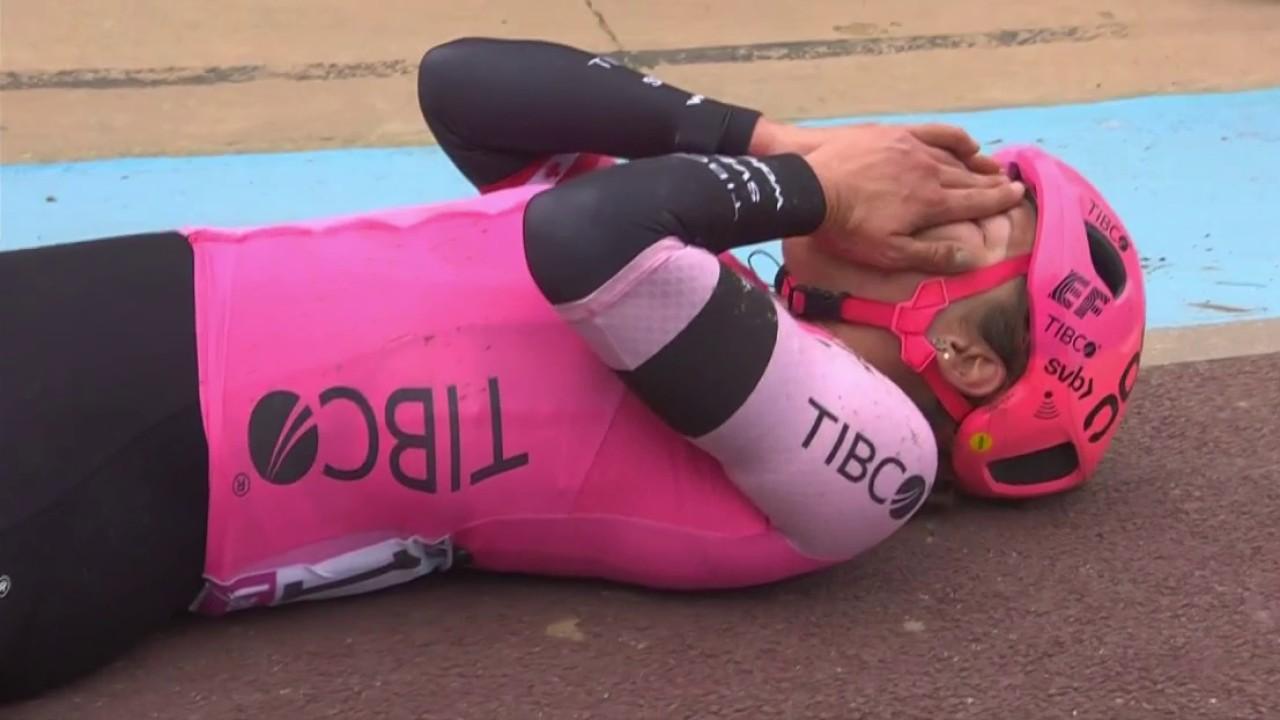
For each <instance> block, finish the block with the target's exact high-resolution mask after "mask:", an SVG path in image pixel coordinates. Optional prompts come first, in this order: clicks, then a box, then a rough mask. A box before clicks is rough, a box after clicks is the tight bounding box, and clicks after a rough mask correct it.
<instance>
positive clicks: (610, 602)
mask: <svg viewBox="0 0 1280 720" xmlns="http://www.w3.org/2000/svg"><path fill="white" fill-rule="evenodd" d="M1278 401H1280V355H1271V356H1261V357H1254V358H1242V359H1232V360H1222V361H1214V362H1209V363H1196V364H1185V365H1174V366H1167V367H1160V368H1154V369H1151V370H1148V371H1146V373H1145V375H1144V376H1143V378H1142V380H1141V383H1140V385H1139V391H1138V392H1137V393H1135V395H1134V397H1133V400H1132V403H1133V404H1132V414H1131V416H1130V420H1129V422H1128V424H1127V426H1126V428H1125V429H1124V430H1123V431H1122V433H1121V436H1120V438H1119V440H1118V442H1117V444H1116V446H1115V447H1114V450H1113V452H1112V453H1111V455H1110V456H1109V459H1108V461H1107V463H1106V466H1105V470H1104V472H1103V473H1102V475H1101V476H1100V477H1099V478H1098V479H1097V481H1096V482H1094V483H1092V484H1091V485H1090V486H1088V487H1087V488H1085V489H1084V490H1081V491H1079V492H1077V493H1074V494H1071V495H1069V496H1066V497H1061V498H1054V499H1050V500H1046V501H1041V502H1037V503H1034V504H1030V505H1023V506H1017V507H1009V506H1001V505H990V504H979V503H961V504H958V505H956V506H954V507H952V508H949V509H944V510H942V511H938V512H934V513H932V514H930V515H928V516H925V517H922V518H919V519H917V520H916V521H913V523H912V524H911V525H910V526H909V527H908V528H906V529H905V530H904V531H903V532H901V533H900V534H899V535H897V536H896V537H894V538H893V539H891V540H890V541H889V542H888V543H886V544H885V545H884V546H882V547H881V548H878V549H877V550H876V551H875V552H873V553H871V554H869V555H867V556H865V557H863V558H862V559H860V560H858V561H856V562H853V563H850V564H848V565H846V566H844V567H841V568H838V569H836V570H834V571H831V572H826V573H823V574H819V575H815V576H811V577H808V578H804V579H801V580H798V581H794V582H790V583H785V584H782V585H778V586H774V587H769V588H762V589H756V590H752V591H747V592H736V593H718V594H687V595H686V594H667V593H654V592H646V591H639V590H634V589H629V588H623V587H618V586H610V585H604V584H600V583H590V582H576V581H552V580H543V579H534V578H516V577H502V576H489V575H483V574H478V573H477V574H466V573H457V574H453V575H451V576H440V577H435V578H427V579H425V580H422V581H420V582H418V583H415V584H412V585H410V586H407V587H404V588H402V589H399V590H394V591H389V592H385V593H382V594H377V595H369V596H365V597H362V598H354V599H349V600H343V601H331V602H323V603H316V604H313V605H309V606H303V607H295V608H282V609H276V610H264V611H253V612H248V613H245V614H242V615H240V616H238V617H237V616H232V617H228V618H224V619H221V620H206V619H192V620H189V621H184V622H181V623H177V624H175V626H174V627H173V628H172V629H171V630H170V631H169V632H167V633H165V634H163V635H162V636H159V637H156V638H154V639H152V640H151V641H150V642H148V643H146V644H145V645H144V646H143V647H141V648H139V649H138V650H137V651H135V652H133V653H132V654H130V655H129V656H128V657H127V658H125V659H123V660H122V661H120V662H118V663H116V664H115V665H113V666H112V667H110V668H107V669H106V670H104V671H102V672H100V673H98V674H96V675H95V676H93V677H91V678H89V679H87V680H85V681H83V682H80V683H78V684H76V685H74V686H71V687H69V688H66V689H65V690H63V691H61V692H59V693H56V694H54V695H52V696H49V697H46V698H44V699H41V700H39V701H36V702H33V703H29V704H26V705H22V706H18V707H12V708H0V715H3V716H4V717H6V718H10V719H11V720H37V719H46V718H47V719H49V720H76V719H77V718H87V719H92V720H115V719H117V718H119V719H121V720H126V719H127V720H138V719H140V718H192V719H196V718H199V719H209V720H213V719H218V718H249V717H254V718H274V717H296V718H329V717H333V718H344V719H348V718H349V719H352V720H355V719H358V718H466V719H470V718H482V719H484V720H498V719H501V718H519V719H521V720H526V719H529V718H554V719H557V720H559V719H561V718H564V719H568V718H618V719H626V718H752V719H756V718H840V719H842V720H846V719H847V720H856V719H860V718H892V719H894V720H904V719H908V718H981V719H983V720H1001V719H1004V718H1009V719H1016V720H1050V719H1052V718H1097V719H1104V720H1117V719H1120V720H1129V719H1134V720H1138V719H1142V718H1185V719H1187V720H1190V719H1193V718H1195V719H1199V718H1206V719H1207V718H1231V719H1232V720H1243V719H1245V718H1265V717H1275V716H1276V714H1277V713H1280V512H1278V510H1280V419H1278V418H1277V417H1276V407H1277V402H1278Z"/></svg>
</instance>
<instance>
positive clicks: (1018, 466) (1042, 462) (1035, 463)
mask: <svg viewBox="0 0 1280 720" xmlns="http://www.w3.org/2000/svg"><path fill="white" fill-rule="evenodd" d="M1079 468H1080V456H1079V455H1078V454H1077V453H1076V446H1075V445H1072V444H1071V443H1069V442H1068V443H1062V444H1061V445H1054V446H1053V447H1048V448H1045V449H1043V450H1037V451H1035V452H1032V453H1026V454H1025V455H1015V456H1014V457H1010V458H1004V459H1002V460H996V461H995V462H992V463H988V464H987V470H989V471H990V472H991V478H992V479H993V480H995V481H996V482H998V483H1000V484H1002V485H1039V484H1040V483H1047V482H1053V481H1054V480H1061V479H1062V478H1064V477H1066V476H1068V475H1070V474H1071V473H1073V472H1075V471H1076V470H1078V469H1079Z"/></svg>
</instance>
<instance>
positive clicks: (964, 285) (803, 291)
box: [774, 254, 1031, 422]
mask: <svg viewBox="0 0 1280 720" xmlns="http://www.w3.org/2000/svg"><path fill="white" fill-rule="evenodd" d="M1030 267H1031V255H1030V254H1027V255H1021V256H1019V257H1016V258H1011V259H1009V260H1004V261H1002V262H999V263H996V264H995V265H990V266H987V267H984V268H981V269H979V270H974V271H972V272H968V273H964V274H961V275H952V276H936V275H935V276H933V277H929V278H926V279H924V280H922V281H921V282H920V284H919V285H917V286H916V291H915V293H914V294H913V295H912V296H911V298H910V299H908V300H904V301H902V302H899V303H888V302H881V301H879V300H869V299H867V298H860V297H854V296H852V295H850V294H849V293H846V292H835V291H832V290H827V289H825V288H819V287H814V286H812V285H801V284H799V283H796V282H795V281H794V280H793V279H792V278H791V274H790V273H789V272H788V271H787V268H786V266H785V265H784V266H782V267H780V268H778V274H777V276H776V277H775V278H774V289H775V291H777V293H778V295H779V297H781V298H782V301H783V303H784V304H786V306H787V309H788V310H789V311H790V312H791V314H792V315H795V316H796V317H799V318H803V319H806V320H816V321H828V322H843V323H849V324H852V325H871V326H874V327H879V328H884V329H886V330H888V331H890V332H892V333H893V334H894V335H896V336H897V338H898V343H899V346H900V347H901V353H902V361H903V362H904V363H906V365H907V367H908V368H910V369H911V371H912V372H914V373H916V374H917V375H919V376H920V377H921V378H922V379H923V380H924V381H925V383H926V384H927V385H928V386H929V389H930V390H932V391H933V394H934V395H935V396H936V397H937V398H938V402H939V403H941V404H942V407H943V408H944V409H945V410H946V411H947V413H948V414H949V415H951V417H952V418H954V419H955V420H956V421H957V422H959V421H961V420H963V419H964V418H965V416H967V415H968V414H969V413H970V412H972V411H973V404H972V403H970V402H969V400H968V398H966V397H965V396H964V394H963V393H961V392H960V391H959V390H957V389H956V387H955V386H954V385H952V384H951V383H949V382H947V380H946V378H945V377H943V375H942V368H941V366H940V365H939V363H938V362H936V360H937V354H938V351H937V348H935V347H934V345H933V343H932V342H931V341H930V340H929V338H928V336H927V335H926V333H927V332H928V330H929V326H930V325H931V324H932V323H933V320H934V318H935V317H937V315H938V313H940V312H942V311H943V310H945V309H946V308H947V307H948V306H950V305H951V303H952V302H954V301H956V300H960V299H963V298H966V297H970V296H972V295H977V294H978V293H981V292H985V291H987V290H990V289H992V288H995V287H997V286H999V285H1001V284H1003V283H1006V282H1008V281H1010V280H1013V279H1014V278H1017V277H1019V276H1022V275H1026V274H1027V270H1028V268H1030Z"/></svg>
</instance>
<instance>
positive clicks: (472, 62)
mask: <svg viewBox="0 0 1280 720" xmlns="http://www.w3.org/2000/svg"><path fill="white" fill-rule="evenodd" d="M418 103H419V106H420V107H421V109H422V115H423V118H424V119H425V120H426V122H427V125H428V127H430V128H431V132H432V133H433V134H434V135H435V136H436V139H437V141H438V142H439V143H440V146H441V148H443V149H444V151H445V153H446V154H448V156H449V158H450V159H451V160H452V161H453V163H454V164H455V165H456V166H457V167H458V169H459V170H460V171H461V172H462V174H463V175H465V176H466V177H467V179H468V180H470V181H471V182H472V183H473V184H475V185H477V186H479V187H485V186H489V185H493V184H494V183H498V182H500V181H502V180H504V179H506V178H508V177H510V176H511V175H513V174H515V173H517V172H519V171H521V170H522V169H524V168H526V167H528V166H529V165H530V164H532V163H534V162H537V161H538V160H540V159H542V158H545V157H546V156H548V155H555V154H559V153H578V152H581V153H593V154H598V155H607V156H612V157H620V158H628V159H632V158H644V157H652V156H656V155H665V154H668V153H673V152H693V153H723V154H727V155H744V154H746V152H747V145H748V144H749V142H750V140H751V135H752V133H753V132H754V130H755V126H756V121H757V120H758V119H759V117H760V114H759V113H758V112H756V111H754V110H748V109H746V108H741V107H735V106H733V105H728V104H725V103H721V102H717V101H715V100H711V99H709V98H706V97H703V96H702V95H694V94H690V93H687V92H685V91H684V90H681V89H679V88H676V87H672V86H670V85H667V84H665V83H663V82H662V81H660V80H657V79H656V78H653V77H650V76H646V75H641V74H640V73H638V72H635V71H634V70H631V69H629V68H626V67H623V66H621V65H619V64H617V63H616V62H615V61H613V60H610V59H608V58H605V57H601V56H597V55H593V54H591V53H587V52H584V51H582V50H578V49H575V48H571V47H568V46H565V45H557V44H554V43H548V42H541V41H527V40H495V39H486V38H466V39H461V40H455V41H453V42H450V43H447V44H444V45H440V46H438V47H435V48H432V49H431V50H429V51H428V52H427V53H426V55H424V56H423V58H422V63H421V65H420V66H419V72H418Z"/></svg>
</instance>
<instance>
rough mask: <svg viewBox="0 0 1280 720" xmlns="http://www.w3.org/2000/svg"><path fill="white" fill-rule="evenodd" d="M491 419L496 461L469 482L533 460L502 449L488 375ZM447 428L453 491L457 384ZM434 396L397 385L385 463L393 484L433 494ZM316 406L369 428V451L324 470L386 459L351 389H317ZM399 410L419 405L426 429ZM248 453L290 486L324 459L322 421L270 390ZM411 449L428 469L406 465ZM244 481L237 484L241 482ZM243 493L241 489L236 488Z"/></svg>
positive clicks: (365, 467)
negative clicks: (416, 470)
mask: <svg viewBox="0 0 1280 720" xmlns="http://www.w3.org/2000/svg"><path fill="white" fill-rule="evenodd" d="M488 390H489V421H490V440H491V448H492V462H490V463H489V464H487V465H483V466H481V467H479V468H476V469H475V470H473V471H472V472H471V473H470V476H469V477H470V483H469V484H470V485H475V484H477V483H480V482H483V481H484V480H487V479H489V478H492V477H494V476H495V475H499V474H502V473H505V472H509V471H511V470H515V469H517V468H520V467H524V466H525V465H528V464H529V454H528V453H518V454H515V455H511V456H508V455H507V454H506V452H505V448H504V447H503V436H502V402H501V396H500V394H499V388H498V379H497V378H489V383H488ZM445 396H446V405H447V412H448V427H447V430H448V433H449V459H450V463H449V477H450V483H449V491H450V492H458V491H459V490H461V489H462V449H461V448H462V425H461V423H460V421H459V417H460V412H459V407H458V404H459V401H458V388H457V386H456V385H449V386H448V387H447V388H446V391H445ZM435 397H436V394H435V393H434V392H433V390H432V389H431V388H425V387H412V388H397V389H395V390H393V391H392V392H391V393H390V394H389V395H388V396H387V399H386V401H385V403H383V408H382V410H383V412H382V424H383V425H384V426H385V429H386V432H387V434H389V435H390V436H391V437H392V438H393V439H394V442H393V443H392V445H391V448H390V451H389V452H388V453H387V456H386V463H387V469H388V471H389V472H390V474H391V476H392V477H393V478H395V480H396V482H398V483H399V484H401V485H403V486H404V487H406V488H408V489H410V490H416V491H418V492H424V493H435V492H436V490H437V482H436V481H437V470H438V465H439V459H438V458H439V453H438V449H437V443H436V429H437V428H436V413H435V411H436V408H435ZM318 399H319V407H320V408H321V409H325V408H327V407H330V406H333V405H336V404H341V405H343V406H346V408H347V409H346V410H344V412H354V413H355V414H356V417H357V418H359V421H360V424H361V425H362V426H363V428H364V433H362V434H363V438H361V439H362V440H363V443H364V445H363V447H364V457H363V458H362V459H361V460H360V462H358V463H356V464H354V465H352V466H349V467H338V466H336V465H333V464H330V463H329V462H325V463H324V467H323V468H322V469H321V471H320V473H321V474H322V475H324V476H325V477H328V478H331V479H333V480H340V481H346V482H352V481H357V480H362V479H364V478H366V477H368V476H369V475H370V474H372V473H373V471H374V469H375V468H376V467H377V465H378V462H379V460H380V459H381V447H380V445H381V435H382V433H381V432H380V428H379V424H378V416H377V414H375V412H374V408H373V404H372V403H370V402H369V400H368V398H366V397H365V395H364V394H363V393H361V392H360V391H359V390H356V389H355V388H352V387H345V386H338V387H331V388H326V389H325V390H324V391H322V392H321V393H320V394H319V398H318ZM401 408H417V410H418V412H417V413H414V416H417V417H421V418H422V425H421V427H422V429H421V430H420V431H419V430H414V429H409V428H406V427H404V426H402V425H401V423H400V421H399V420H398V419H397V416H398V414H399V413H400V410H401ZM248 431H249V457H250V459H251V460H252V462H253V466H254V469H255V470H257V471H258V475H259V476H260V477H261V478H262V479H263V480H266V481H267V482H269V483H271V484H273V485H292V484H293V483H296V482H298V481H299V480H301V479H302V478H303V477H305V476H306V475H307V474H308V473H310V472H311V470H312V468H313V467H314V466H315V463H316V461H317V460H318V459H319V457H320V439H321V438H320V427H319V424H318V422H317V419H316V415H315V412H314V411H313V410H312V409H311V407H310V405H308V404H307V403H306V402H304V401H303V399H302V398H301V397H300V396H299V395H298V394H297V393H295V392H292V391H290V390H273V391H271V392H268V393H267V394H266V395H263V396H262V398H261V399H259V400H258V403H257V404H256V405H255V406H254V408H253V412H252V413H251V414H250V416H249V428H248ZM409 453H422V454H423V460H424V463H423V464H424V465H425V471H424V472H423V473H421V474H418V475H415V474H413V473H411V472H410V471H409V470H408V469H406V467H405V465H406V463H405V460H406V456H407V455H408V454H409ZM242 484H243V483H239V484H238V485H237V487H240V485H242ZM237 494H239V493H237Z"/></svg>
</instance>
